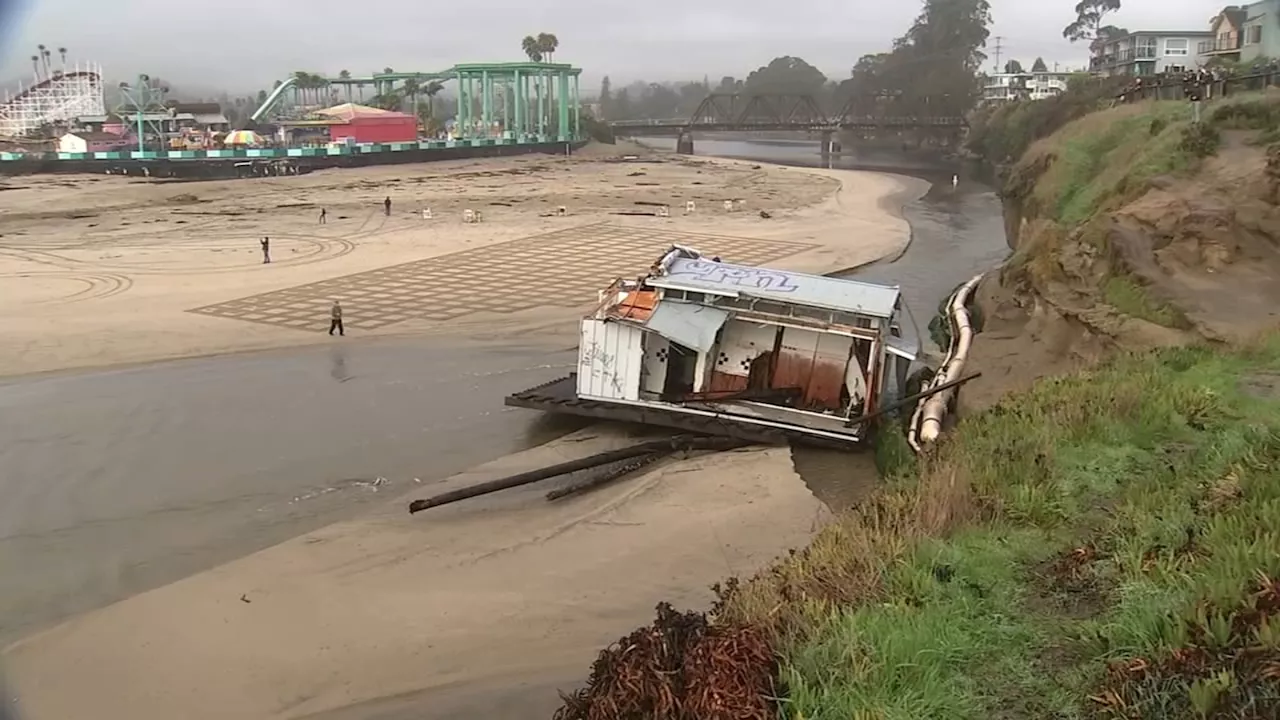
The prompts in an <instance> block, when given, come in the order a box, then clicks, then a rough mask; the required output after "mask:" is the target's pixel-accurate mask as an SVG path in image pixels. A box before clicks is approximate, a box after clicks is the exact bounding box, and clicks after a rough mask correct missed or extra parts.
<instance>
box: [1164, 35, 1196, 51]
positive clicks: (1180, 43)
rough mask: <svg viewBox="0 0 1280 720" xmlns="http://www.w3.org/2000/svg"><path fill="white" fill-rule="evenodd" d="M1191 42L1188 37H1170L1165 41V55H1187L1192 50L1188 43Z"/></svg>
mask: <svg viewBox="0 0 1280 720" xmlns="http://www.w3.org/2000/svg"><path fill="white" fill-rule="evenodd" d="M1190 43H1191V41H1190V40H1187V39H1186V38H1169V39H1168V40H1165V41H1164V54H1165V55H1186V54H1188V53H1189V52H1190V50H1188V47H1187V46H1188V45H1189V44H1190Z"/></svg>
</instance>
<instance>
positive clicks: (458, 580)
mask: <svg viewBox="0 0 1280 720" xmlns="http://www.w3.org/2000/svg"><path fill="white" fill-rule="evenodd" d="M623 152H627V153H630V152H637V151H636V150H633V149H630V148H621V149H617V148H615V149H603V148H601V149H592V150H591V151H590V152H587V153H584V154H583V155H581V156H578V157H574V158H568V159H566V158H553V157H524V158H512V159H501V160H493V161H490V160H486V161H483V162H457V163H438V164H431V165H414V166H397V167H381V168H371V169H364V170H354V171H330V172H325V173H316V174H313V175H309V176H302V177H296V178H271V179H262V180H258V179H255V180H242V181H234V182H232V181H228V182H213V183H190V184H180V185H165V184H144V183H130V182H126V181H122V180H121V179H118V178H75V177H67V178H59V177H43V178H16V179H8V180H6V185H8V186H9V188H10V189H7V190H6V191H4V192H0V276H2V277H4V278H5V282H4V284H3V286H0V287H2V288H3V289H0V325H2V326H3V327H4V328H5V332H4V333H2V334H0V357H2V358H3V359H2V360H0V363H2V364H0V374H7V375H19V374H22V373H33V372H40V371H48V370H66V369H70V368H86V367H93V366H104V365H116V364H121V363H139V362H146V361H151V360H159V359H166V358H176V357H186V356H194V355H207V354H214V353H223V352H234V351H247V350H257V349H263V348H288V347H293V346H303V345H315V344H319V343H332V344H334V345H335V346H338V345H339V344H341V343H359V342H362V340H361V338H374V339H373V340H369V341H368V342H376V341H378V339H379V338H391V337H401V336H403V337H413V338H422V339H423V340H422V341H423V342H431V343H436V344H439V345H440V346H441V347H446V346H452V345H454V344H457V343H461V342H463V341H464V340H465V341H466V342H482V341H484V342H490V343H493V342H496V341H497V340H501V341H502V342H509V343H516V342H520V343H522V344H523V346H526V347H527V346H537V347H543V348H547V349H548V350H550V349H551V348H557V349H558V350H559V351H560V352H561V353H563V350H564V348H567V347H571V346H572V345H573V342H574V337H575V336H576V326H575V325H574V323H573V320H574V318H575V316H576V315H578V314H579V313H580V311H581V307H582V306H583V305H584V304H587V303H590V302H591V301H592V300H593V299H594V288H595V287H597V286H599V285H600V284H602V283H603V282H607V281H608V279H610V278H611V277H613V276H615V275H617V274H621V273H627V272H635V273H639V272H640V271H641V270H642V269H643V266H644V264H647V262H648V261H649V260H651V259H652V257H651V256H652V254H653V251H654V250H661V249H662V247H663V246H664V245H665V244H669V243H670V242H683V243H688V244H693V245H694V246H695V247H700V249H703V250H707V251H712V252H722V254H723V255H724V257H725V258H726V259H736V258H745V259H747V260H749V261H759V262H764V261H767V263H765V264H770V265H773V266H776V267H783V268H787V269H793V270H800V271H810V272H829V271H833V270H836V269H840V268H846V267H852V266H855V265H860V264H863V263H866V262H870V261H873V260H876V259H878V258H881V257H885V256H891V255H893V254H895V253H896V252H898V251H899V250H900V249H901V248H902V247H903V246H904V245H905V243H906V242H907V239H908V237H909V229H908V227H907V225H906V223H905V221H903V220H902V219H901V218H900V217H898V216H897V215H896V214H895V213H894V212H893V210H894V208H893V205H894V203H895V202H901V201H902V199H903V198H905V197H906V196H909V195H910V194H911V193H912V192H917V193H918V192H923V189H924V188H923V186H920V187H912V186H911V185H910V184H907V183H904V182H902V181H901V180H900V179H897V178H894V177H891V176H885V175H875V174H866V173H854V172H847V171H821V170H812V171H811V170H797V169H787V168H778V167H771V166H761V165H756V164H751V163H742V162H733V161H726V160H709V159H703V158H677V157H674V156H669V155H651V154H646V155H643V156H642V157H640V158H638V159H636V160H630V161H622V160H621V159H620V158H619V155H620V154H621V153H623ZM15 186H23V187H21V188H18V189H13V188H14V187H15ZM387 196H390V197H391V198H392V200H393V211H392V213H391V215H390V216H386V215H384V214H383V210H382V206H381V202H382V200H383V198H384V197H387ZM726 200H730V201H741V202H740V203H738V202H734V209H733V210H732V211H729V210H726V209H724V206H723V205H724V201H726ZM687 201H694V202H695V203H697V208H696V210H695V212H693V213H692V214H688V215H686V214H685V213H684V205H685V202H687ZM637 203H665V204H668V205H669V206H670V207H671V217H669V218H659V217H649V216H636V215H623V214H618V213H633V212H636V211H637V210H640V211H644V210H647V209H652V207H653V206H652V205H643V204H642V205H637ZM562 206H563V207H564V208H565V212H564V214H563V215H561V214H560V212H559V208H560V207H562ZM322 207H323V208H325V209H326V211H327V216H328V222H327V223H326V224H325V225H320V224H318V222H317V217H318V214H319V209H320V208H322ZM427 207H429V208H430V209H431V215H432V217H431V218H430V219H423V217H422V214H421V211H422V209H424V208H427ZM467 209H472V210H480V211H481V212H482V213H483V221H482V222H480V223H475V224H468V223H464V222H463V221H462V213H463V211H464V210H467ZM761 211H764V213H765V214H766V215H768V217H762V215H761ZM263 235H267V236H270V237H272V252H273V258H272V259H273V262H272V263H271V264H269V265H267V264H263V263H262V258H261V252H260V249H259V246H258V240H259V238H260V236H263ZM720 248H723V250H721V249H720ZM735 253H736V254H737V255H735ZM636 263H641V264H640V265H639V266H636ZM335 295H341V296H342V300H343V302H344V305H346V307H347V308H348V309H347V315H348V317H349V325H348V336H347V337H346V338H332V339H331V338H329V337H328V336H327V335H326V334H325V332H324V330H325V329H326V327H327V314H325V312H324V311H325V309H326V308H327V305H328V303H329V302H330V301H331V299H332V298H333V297H334V296H335ZM415 342H417V340H415ZM201 362H204V361H201ZM210 362H216V358H214V359H210ZM552 372H554V371H552ZM300 387H306V386H305V385H301V386H300ZM343 387H344V388H345V389H344V390H343V391H344V392H348V393H358V392H360V391H359V388H358V386H351V385H346V386H343ZM406 391H407V390H404V389H401V390H398V391H397V390H394V389H393V390H390V391H389V392H400V393H402V394H403V393H404V392H406ZM462 392H464V390H459V393H462ZM355 397H356V396H355V395H350V396H349V397H348V398H347V399H343V398H341V397H335V399H334V400H333V402H334V403H349V404H350V403H356V402H357V401H356V400H354V398H355ZM436 397H438V395H437V396H436ZM450 402H457V403H463V402H465V400H463V399H461V398H457V399H451V400H450ZM338 406H339V407H345V406H343V405H338ZM350 407H351V412H352V413H353V414H354V415H356V417H354V418H353V419H351V421H352V422H357V423H358V422H360V419H359V415H360V413H365V412H368V413H373V412H375V411H376V408H373V407H370V408H363V407H360V406H358V405H357V404H351V405H350ZM292 421H296V422H301V423H305V422H306V418H288V417H282V420H281V423H282V424H286V425H287V424H288V423H290V422H292ZM630 432H634V430H627V429H623V428H615V427H612V426H607V425H602V426H591V427H588V428H586V429H584V430H580V431H577V432H574V433H571V434H569V435H567V436H564V437H561V438H559V439H557V440H555V441H553V442H550V443H547V444H544V445H541V446H539V447H535V448H532V449H529V450H526V451H523V452H519V453H515V454H512V455H508V456H505V457H502V458H500V459H497V460H494V461H492V462H488V463H485V464H482V465H480V466H478V467H474V468H472V469H470V470H467V471H465V472H462V473H460V474H455V475H453V476H452V477H449V478H447V479H445V480H442V481H440V482H428V483H423V484H421V485H419V486H416V487H413V492H412V493H410V494H405V488H404V487H403V486H400V485H393V486H392V490H393V492H387V493H384V494H383V495H381V496H377V498H378V499H377V500H376V501H373V502H365V503H363V504H362V506H361V510H360V512H359V514H358V515H357V516H355V517H351V518H349V519H346V520H343V521H341V522H337V523H335V524H330V525H327V526H325V527H322V528H319V529H315V530H311V531H309V532H306V533H305V534H302V535H300V536H298V537H294V538H293V539H290V540H287V541H285V542H283V543H280V544H276V545H274V546H272V547H268V548H266V549H264V550H261V551H259V552H255V553H253V554H250V555H247V556H245V557H241V558H239V559H235V560H231V561H230V562H226V563H224V564H220V565H218V566H217V567H213V568H211V569H207V570H204V571H202V572H198V573H196V574H191V575H190V576H188V577H185V579H181V580H178V581H176V582H172V583H168V584H164V585H163V586H160V587H155V588H154V589H150V590H147V591H146V592H142V593H140V594H136V595H134V596H132V597H127V598H126V599H123V600H120V601H119V602H114V603H111V604H109V605H106V606H105V607H99V608H97V609H92V610H89V611H88V612H84V613H81V614H78V615H77V616H75V617H72V618H70V619H67V620H66V621H64V622H62V623H60V624H57V625H56V626H53V627H50V628H48V629H45V630H42V631H40V632H37V633H35V634H32V635H30V636H29V637H26V638H25V639H22V640H20V641H18V642H16V643H15V644H13V645H11V646H10V647H8V648H7V649H6V650H5V652H4V656H3V660H4V672H5V674H6V680H7V682H8V684H9V688H8V689H9V690H11V691H13V693H14V695H15V696H16V697H18V698H19V699H20V702H19V706H20V708H21V709H22V711H23V715H22V718H23V720H46V719H47V720H79V719H80V718H93V719H94V720H112V719H114V718H120V719H121V720H125V719H128V720H149V719H151V718H156V719H158V720H159V719H168V718H179V717H180V718H191V719H193V720H198V719H199V718H215V717H216V718H225V717H235V718H247V719H254V720H256V719H259V718H261V719H263V720H266V719H267V718H301V717H314V718H321V717H323V718H331V719H332V720H339V719H350V720H354V719H355V718H374V717H376V718H393V717H395V718H400V717H405V718H408V717H413V718H424V717H441V718H443V717H476V716H483V717H486V718H491V719H494V720H496V719H499V718H506V717H510V718H523V717H547V716H548V714H549V712H550V710H552V709H553V708H554V707H555V705H556V697H555V693H554V690H555V688H558V687H563V688H566V689H567V688H568V687H569V686H570V685H572V684H573V683H575V682H578V681H581V680H582V679H583V678H584V677H585V673H586V671H587V669H588V667H589V665H590V662H591V660H592V659H593V657H594V655H595V653H596V651H597V650H598V649H599V647H601V646H602V645H605V644H607V643H609V642H611V641H613V640H616V639H617V638H618V637H619V636H621V635H623V634H624V633H626V632H629V631H630V630H631V629H632V628H633V627H634V626H636V625H638V624H642V623H644V622H646V621H647V620H648V619H649V618H650V617H651V615H652V611H653V607H654V605H655V604H656V603H658V602H660V601H663V600H666V601H670V602H673V603H675V604H677V605H681V606H686V607H700V606H703V605H704V604H705V603H706V602H707V601H708V599H709V598H710V591H709V588H708V585H709V584H710V583H712V582H715V581H717V580H719V579H721V578H723V577H725V576H729V575H747V574H750V573H752V572H754V571H756V570H758V569H759V568H761V567H763V566H764V565H765V564H766V563H767V562H768V561H769V560H770V559H772V558H774V557H776V556H777V555H779V554H781V553H783V552H785V551H786V550H787V549H789V548H792V547H797V546H799V545H802V544H803V543H804V542H805V541H806V540H807V539H808V538H809V537H810V535H811V534H812V533H813V532H814V531H815V530H816V528H817V527H819V526H820V525H821V524H822V523H823V522H824V521H825V519H826V518H827V517H828V516H829V513H828V511H827V510H826V509H825V508H824V506H823V505H822V503H820V502H819V501H818V500H817V499H816V498H815V497H814V496H813V495H812V494H811V493H810V492H809V490H808V489H807V488H806V487H805V485H804V483H803V482H802V481H801V480H800V478H799V477H798V476H797V475H796V473H795V471H794V470H793V467H792V460H791V456H790V452H789V451H788V450H787V449H786V448H752V449H747V450H743V451H737V452H731V453H722V454H719V455H715V456H706V457H693V458H688V459H675V460H671V461H669V462H666V463H663V464H660V465H658V466H656V467H655V469H653V470H652V471H649V472H647V473H645V474H643V475H641V476H638V477H634V478H630V479H628V480H626V481H624V482H621V483H617V484H615V485H612V486H610V487H608V488H606V489H603V490H600V491H597V492H593V493H589V494H586V495H583V496H580V497H575V498H572V499H567V500H564V501H561V502H558V503H548V502H547V501H545V500H544V499H543V495H544V494H545V493H546V492H547V491H548V490H550V489H552V488H553V487H554V484H547V483H542V484H537V485H534V486H530V487H527V488H521V489H517V490H512V491H507V492H504V493H499V494H496V495H492V496H488V497H485V498H481V499H476V500H473V501H469V502H465V503H461V504H458V505H454V506H448V507H444V508H438V509H436V510H432V511H428V512H426V513H423V514H421V515H419V516H409V515H408V514H407V513H406V512H405V505H406V503H407V501H408V500H409V499H411V498H413V497H420V496H423V495H426V494H430V493H433V492H436V491H441V490H446V489H450V488H453V487H461V486H464V485H469V484H473V483H476V482H480V481H482V480H484V479H488V478H493V477H498V476H501V475H504V474H509V473H512V472H519V471H522V470H526V469H529V468H533V467H539V466H542V465H547V464H551V463H554V462H558V461H561V460H564V459H569V458H574V457H581V456H584V455H588V454H591V453H593V452H599V451H602V450H605V449H609V448H612V447H618V446H621V445H626V444H630V443H632V442H634V441H635V438H634V437H628V433H630ZM193 442H195V441H193ZM427 461H428V462H429V458H428V459H427ZM144 510H145V508H144ZM0 521H3V517H0ZM3 542H5V538H3V537H0V543H3ZM2 553H3V546H2V545H0V557H3V554H2ZM70 688H74V691H69V689H70Z"/></svg>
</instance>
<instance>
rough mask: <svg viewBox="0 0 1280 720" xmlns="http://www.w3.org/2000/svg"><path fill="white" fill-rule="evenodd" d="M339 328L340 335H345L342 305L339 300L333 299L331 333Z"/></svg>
mask: <svg viewBox="0 0 1280 720" xmlns="http://www.w3.org/2000/svg"><path fill="white" fill-rule="evenodd" d="M334 330H337V331H338V334H339V335H342V336H345V335H346V334H347V331H346V329H344V328H343V327H342V305H341V304H340V303H339V302H338V301H337V300H334V301H333V307H331V308H329V334H330V335H332V334H333V331H334Z"/></svg>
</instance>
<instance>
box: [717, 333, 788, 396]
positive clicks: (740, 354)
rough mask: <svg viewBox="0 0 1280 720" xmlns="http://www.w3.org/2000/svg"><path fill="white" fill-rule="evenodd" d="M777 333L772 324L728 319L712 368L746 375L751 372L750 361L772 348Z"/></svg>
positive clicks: (721, 371)
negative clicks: (757, 323)
mask: <svg viewBox="0 0 1280 720" xmlns="http://www.w3.org/2000/svg"><path fill="white" fill-rule="evenodd" d="M777 334H778V328H777V327H776V326H774V325H756V324H754V323H747V322H742V321H740V320H730V321H729V322H727V323H725V326H724V335H723V337H722V339H721V341H720V352H719V354H718V355H717V356H716V357H715V359H714V362H713V366H712V370H713V371H714V372H717V373H723V374H728V375H741V376H742V377H747V376H748V375H750V374H751V361H752V360H755V359H756V358H758V357H760V356H761V355H763V354H764V353H767V352H771V351H772V350H773V342H774V339H775V338H776V337H777ZM712 389H713V390H714V389H717V388H712Z"/></svg>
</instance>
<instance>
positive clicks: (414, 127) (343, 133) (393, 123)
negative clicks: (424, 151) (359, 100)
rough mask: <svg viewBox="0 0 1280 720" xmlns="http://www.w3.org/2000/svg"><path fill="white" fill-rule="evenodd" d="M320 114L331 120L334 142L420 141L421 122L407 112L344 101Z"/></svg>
mask: <svg viewBox="0 0 1280 720" xmlns="http://www.w3.org/2000/svg"><path fill="white" fill-rule="evenodd" d="M317 114H318V115H321V116H323V117H324V118H325V119H326V120H327V121H328V125H329V139H330V140H331V141H333V142H354V143H357V144H360V143H398V142H417V140H418V121H417V119H416V118H414V117H413V116H412V115H408V114H405V113H399V112H392V111H390V110H380V109H378V108H371V107H366V106H364V105H356V104H354V103H344V104H342V105H338V106H336V107H331V108H329V109H327V110H320V111H319V112H318V113H317ZM347 138H351V139H350V140H347Z"/></svg>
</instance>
